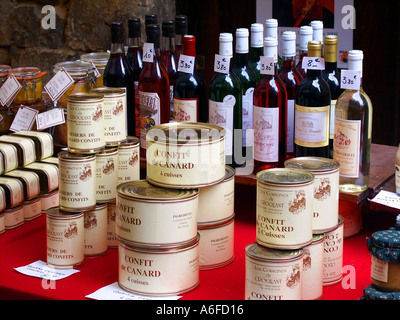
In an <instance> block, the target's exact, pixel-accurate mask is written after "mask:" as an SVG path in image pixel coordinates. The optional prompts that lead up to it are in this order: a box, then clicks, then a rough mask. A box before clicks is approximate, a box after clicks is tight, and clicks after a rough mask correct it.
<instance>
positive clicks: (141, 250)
mask: <svg viewBox="0 0 400 320" xmlns="http://www.w3.org/2000/svg"><path fill="white" fill-rule="evenodd" d="M118 259H119V269H118V283H119V285H120V287H121V288H123V289H125V290H127V291H130V292H133V293H137V294H141V295H156V296H166V295H177V294H182V293H185V292H188V291H190V290H193V289H194V288H196V287H197V286H198V284H199V236H197V238H196V239H194V240H193V241H192V242H190V243H186V244H184V245H180V246H176V247H169V248H149V247H145V246H132V245H130V244H128V243H126V242H124V241H123V240H120V241H119V244H118Z"/></svg>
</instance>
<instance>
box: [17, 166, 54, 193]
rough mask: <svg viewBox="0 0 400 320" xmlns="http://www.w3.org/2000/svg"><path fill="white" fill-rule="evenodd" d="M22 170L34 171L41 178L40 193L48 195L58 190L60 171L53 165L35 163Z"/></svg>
mask: <svg viewBox="0 0 400 320" xmlns="http://www.w3.org/2000/svg"><path fill="white" fill-rule="evenodd" d="M20 170H26V171H33V172H35V173H36V174H37V175H38V176H39V180H40V192H41V194H47V193H50V192H52V191H54V190H57V189H58V186H59V181H58V178H59V169H58V166H57V165H54V164H51V163H42V162H33V163H31V164H29V165H27V166H25V167H23V168H20Z"/></svg>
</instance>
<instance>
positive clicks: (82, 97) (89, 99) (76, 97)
mask: <svg viewBox="0 0 400 320" xmlns="http://www.w3.org/2000/svg"><path fill="white" fill-rule="evenodd" d="M103 100H104V95H103V94H98V93H91V92H77V93H72V94H69V95H68V97H67V102H72V103H94V102H100V101H103Z"/></svg>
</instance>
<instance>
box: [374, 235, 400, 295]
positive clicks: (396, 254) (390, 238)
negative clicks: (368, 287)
mask: <svg viewBox="0 0 400 320" xmlns="http://www.w3.org/2000/svg"><path fill="white" fill-rule="evenodd" d="M367 246H368V250H369V253H370V254H371V258H372V263H371V281H372V284H373V285H374V286H375V287H376V288H378V289H380V290H383V291H400V231H399V230H396V229H394V228H393V229H390V230H382V231H377V232H375V233H373V234H372V236H371V238H367Z"/></svg>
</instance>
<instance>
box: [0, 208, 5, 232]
mask: <svg viewBox="0 0 400 320" xmlns="http://www.w3.org/2000/svg"><path fill="white" fill-rule="evenodd" d="M4 232H6V223H5V217H4V212H0V234H2V233H4Z"/></svg>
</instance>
